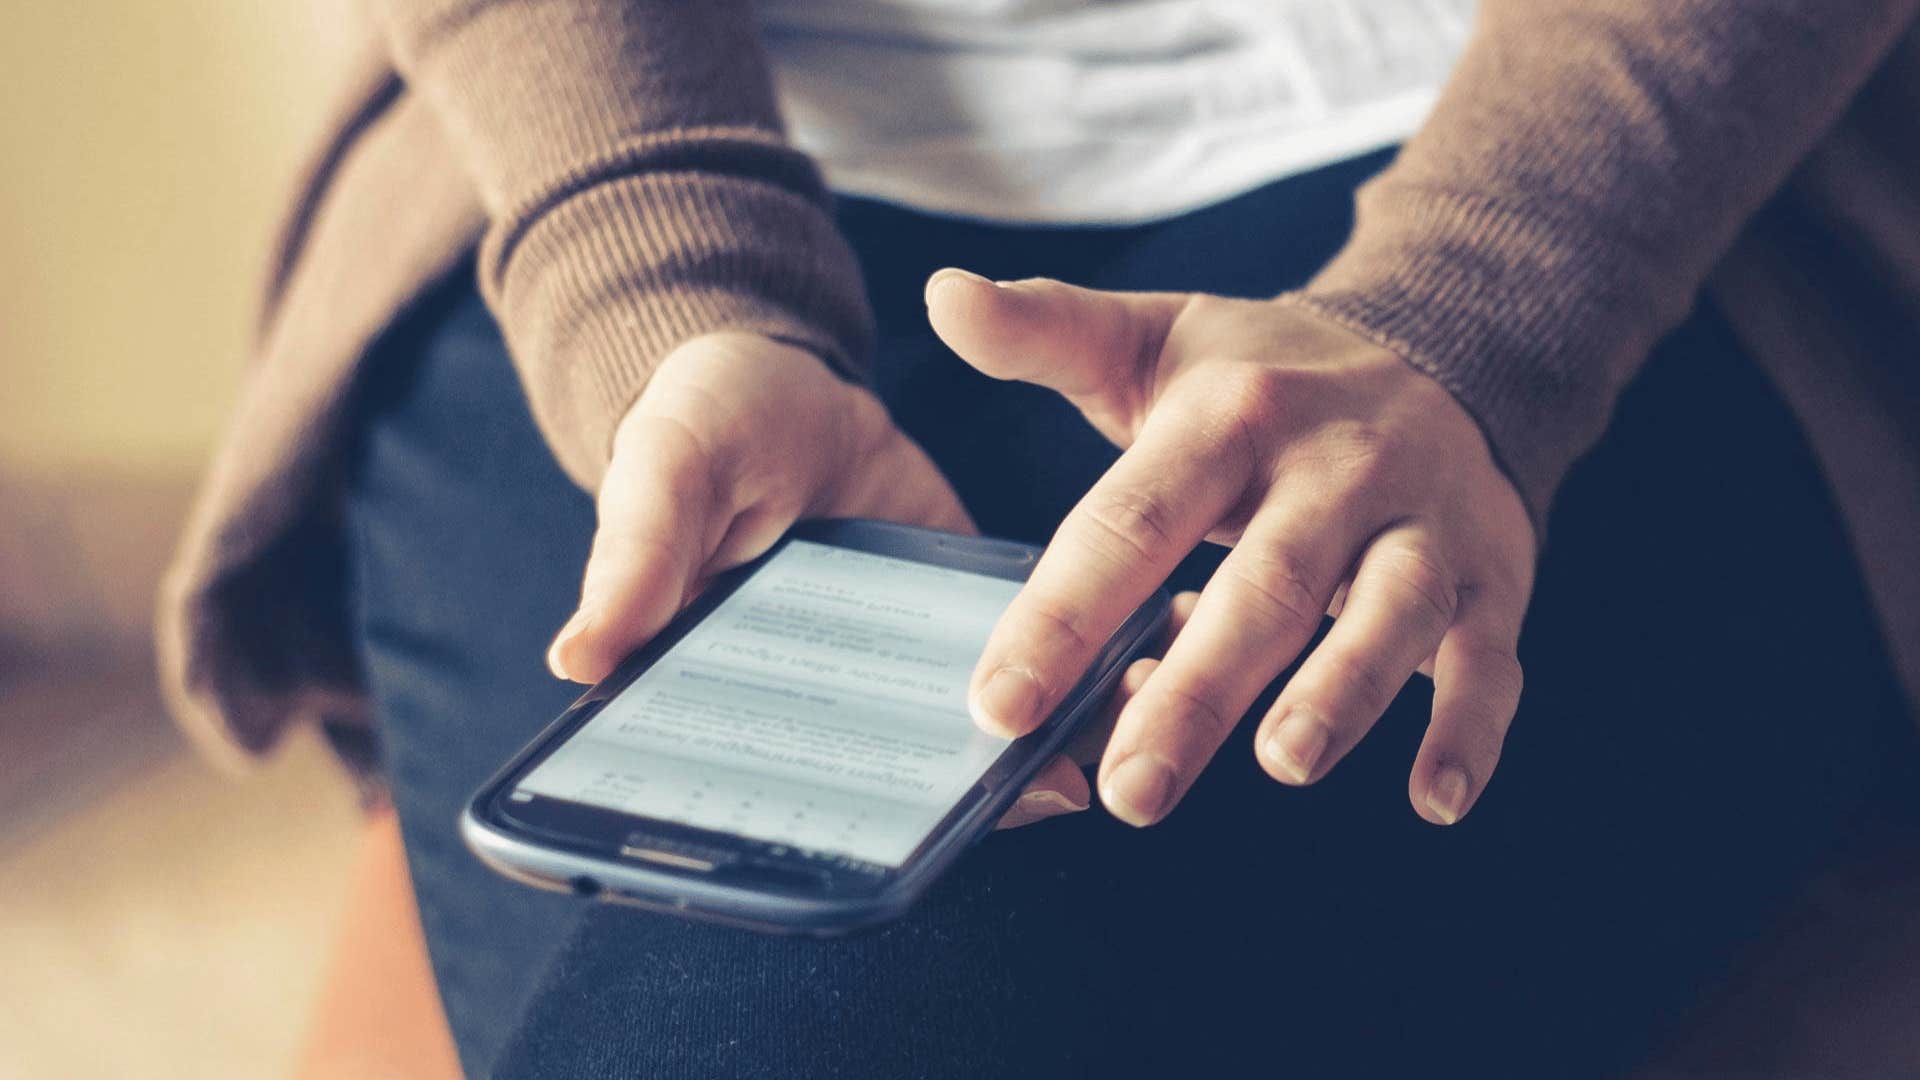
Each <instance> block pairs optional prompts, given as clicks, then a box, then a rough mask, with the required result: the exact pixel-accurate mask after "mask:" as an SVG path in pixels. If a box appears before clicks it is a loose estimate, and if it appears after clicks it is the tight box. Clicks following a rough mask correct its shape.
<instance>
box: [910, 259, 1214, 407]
mask: <svg viewBox="0 0 1920 1080" xmlns="http://www.w3.org/2000/svg"><path fill="white" fill-rule="evenodd" d="M926 299H927V318H928V321H930V322H931V323H932V324H933V329H934V332H935V333H937V334H939V335H940V339H941V340H942V341H944V342H946V343H947V347H948V348H951V349H952V350H953V351H954V352H955V353H957V354H959V356H960V358H961V359H962V360H965V361H966V362H967V363H969V364H971V365H973V366H974V367H975V368H977V369H979V370H980V371H981V372H982V373H984V374H986V375H991V376H992V377H994V378H996V379H1019V380H1022V381H1024V382H1030V383H1037V384H1039V385H1041V386H1045V387H1047V388H1049V389H1052V390H1056V391H1059V392H1060V393H1062V394H1065V395H1066V396H1067V397H1069V398H1072V399H1074V403H1075V404H1076V405H1079V406H1080V407H1081V408H1083V409H1086V408H1089V407H1090V406H1091V407H1094V408H1100V407H1102V406H1105V407H1109V408H1111V407H1114V406H1125V405H1128V404H1132V403H1135V402H1137V401H1139V399H1140V397H1141V395H1142V394H1143V393H1144V392H1145V391H1146V390H1147V388H1148V387H1149V386H1150V384H1151V381H1152V377H1153V370H1154V362H1155V361H1156V360H1157V359H1158V358H1159V354H1160V348H1161V346H1162V345H1163V344H1164V343H1165V341H1166V338H1167V331H1168V329H1169V327H1171V326H1172V324H1173V320H1174V317H1175V316H1176V315H1178V314H1179V313H1180V309H1181V308H1182V307H1184V306H1185V304H1186V300H1187V298H1186V297H1185V296H1183V295H1181V294H1179V293H1125V292H1108V291H1104V290H1100V289H1083V288H1080V287H1079V286H1077V285H1068V284H1067V283H1065V282H1062V281H1053V280H1051V279H1048V278H1032V279H1029V280H1026V281H1008V282H994V281H989V280H987V279H986V278H983V277H981V276H979V275H978V274H973V273H969V272H967V271H965V270H958V269H954V268H951V267H950V268H948V269H945V270H941V271H938V272H936V273H935V274H934V275H933V276H932V277H931V278H928V279H927V294H926Z"/></svg>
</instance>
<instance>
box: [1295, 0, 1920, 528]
mask: <svg viewBox="0 0 1920 1080" xmlns="http://www.w3.org/2000/svg"><path fill="white" fill-rule="evenodd" d="M1916 10H1920V3H1916V0H1845V2H1842V0H1485V3H1484V4H1483V6H1482V8H1481V16H1480V23H1479V26H1478V28H1477V31H1476V34H1475V36H1474V39H1473V41H1472V43H1471V44H1470V45H1469V47H1468V49H1467V52H1466V54H1465V55H1464V56H1463V58H1462V60H1461V63H1460V66H1459V69H1458V71H1457V72H1456V74H1455V76H1454V78H1453V79H1452V81H1451V82H1450V84H1449V86H1448V88H1447V90H1446V92H1445V93H1444V94H1443V95H1442V98H1441V101H1440V102H1439V104H1438V105H1437V107H1436V109H1435V111H1434V114H1433V116H1432V118H1431V120H1430V122H1429V123H1428V124H1427V126H1426V127H1425V129H1424V130H1422V131H1421V133H1420V134H1419V135H1418V136H1416V137H1415V138H1414V139H1413V140H1412V141H1411V142H1409V144H1408V145H1407V146H1406V148H1405V149H1404V151H1403V152H1402V154H1401V155H1400V158H1399V160H1398V161H1396V163H1395V164H1394V166H1393V167H1392V168H1390V169H1389V170H1388V171H1387V172H1386V173H1385V174H1383V175H1382V176H1381V177H1380V178H1379V179H1377V180H1376V181H1375V182H1374V183H1372V184H1371V185H1369V186H1368V187H1367V188H1366V189H1365V190H1363V192H1362V194H1361V196H1360V204H1359V216H1358V220H1357V224H1356V227H1355V231H1354V235H1353V238H1352V240H1351V242H1350V243H1349V246H1348V247H1347V249H1346V250H1345V251H1344V252H1343V253H1342V254H1341V255H1340V256H1339V257H1338V258H1337V259H1336V260H1335V261H1334V262H1333V263H1332V264H1331V265H1329V266H1328V267H1327V268H1326V270H1325V271H1324V272H1323V273H1322V274H1321V275H1320V276H1319V277H1318V278H1317V279H1316V280H1315V281H1314V282H1313V283H1312V284H1311V285H1310V286H1309V287H1308V288H1307V289H1306V290H1304V292H1303V293H1302V294H1299V295H1298V296H1296V297H1295V298H1294V299H1295V300H1296V301H1298V302H1304V303H1307V304H1309V305H1311V306H1313V307H1314V308H1316V309H1317V310H1320V311H1321V312H1323V313H1325V314H1328V315H1331V316H1333V317H1334V318H1336V319H1338V320H1340V321H1341V322H1343V323H1346V324H1347V325H1349V326H1350V327H1353V328H1355V329H1358V330H1360V331H1362V332H1364V333H1366V334H1368V335H1369V336H1371V337H1373V338H1374V339H1375V340H1376V341H1379V342H1380V343H1382V344H1385V345H1388V346H1389V347H1391V348H1393V349H1394V350H1395V351H1396V352H1399V353H1400V354H1401V355H1402V356H1403V357H1405V358H1406V359H1407V360H1408V361H1409V362H1410V363H1412V364H1414V365H1415V366H1416V367H1418V368H1420V369H1421V370H1423V371H1425V372H1426V373H1427V374H1429V375H1432V376H1433V377H1434V378H1435V379H1437V380H1438V381H1439V382H1440V383H1441V384H1442V385H1444V386H1446V387H1447V388H1448V389H1449V390H1450V391H1452V392H1453V393H1454V395H1455V396H1456V397H1458V398H1459V399H1460V400H1461V401H1462V403H1463V404H1465V405H1466V406H1467V408H1468V409H1469V410H1470V411H1471V412H1473V413H1474V415H1475V417H1476V418H1477V419H1478V420H1479V421H1480V423H1481V424H1482V426H1483V428H1484V429H1485V431H1486V433H1487V435H1488V437H1489V440H1490V441H1491V442H1492V444H1493V447H1494V450H1495V453H1496V455H1497V456H1498V457H1499V458H1500V460H1501V463H1502V465H1503V467H1504V468H1505V469H1506V470H1507V472H1508V474H1509V476H1510V477H1511V478H1512V479H1513V480H1514V481H1515V483H1516V485H1517V486H1518V487H1519V488H1520V490H1521V494H1522V496H1523V497H1524V498H1525V499H1526V501H1527V503H1528V505H1529V509H1530V511H1531V512H1532V514H1533V516H1534V519H1535V522H1536V524H1539V523H1540V522H1541V521H1542V520H1543V519H1544V516H1545V511H1546V508H1547V504H1548V503H1549V501H1550V500H1551V496H1552V492H1553V490H1554V488H1555V487H1556V486H1557V485H1558V482H1559V479H1560V477H1561V475H1562V474H1563V473H1564V471H1565V469H1566V468H1567V466H1568V465H1569V464H1570V463H1571V462H1572V460H1573V459H1574V458H1575V457H1577V456H1578V455H1579V454H1580V453H1581V452H1583V451H1584V450H1585V449H1586V448H1587V447H1588V446H1590V445H1591V444H1592V442H1593V441H1594V440H1595V439H1596V438H1598V436H1599V434H1600V431H1601V430H1602V428H1603V427H1604V426H1605V423H1606V420H1607V416H1608V414H1609V412H1610V411H1611V408H1612V403H1613V400H1614V398H1615V397H1616V396H1617V394H1618V392H1619V390H1620V389H1621V388H1622V387H1623V386H1624V385H1625V383H1626V382H1627V381H1628V380H1629V379H1630V378H1631V377H1632V375H1633V372H1634V371H1635V370H1636V369H1637V367H1638V366H1639V364H1640V363H1641V361H1642V360H1643V359H1644V357H1645V356H1646V354H1647V352H1648V351H1649V350H1650V348H1651V347H1652V345H1653V343H1654V341H1655V340H1657V338H1658V337H1659V336H1660V335H1661V334H1663V333H1664V332H1665V331H1666V330H1668V329H1670V328H1671V327H1672V326H1673V325H1674V324H1676V323H1677V322H1678V321H1679V320H1680V319H1681V318H1683V317H1684V316H1685V314H1686V311H1687V309H1688V308H1689V307H1690V305H1691V304H1692V302H1693V298H1694V296H1695V294H1696V293H1697V291H1698V289H1699V287H1700V285H1701V283H1702V281H1703V280H1704V279H1705V277H1706V275H1707V273H1708V272H1709V271H1710V269H1711V268H1712V266H1713V265H1714V264H1715V263H1716V262H1717V261H1718V260H1719V258H1720V256H1721V254H1722V253H1723V252H1724V251H1725V250H1726V248H1727V247H1728V246H1729V245H1730V244H1731V243H1732V241H1733V239H1734V237H1735V236H1736V235H1737V233H1738V231H1739V229H1740V227H1741V225H1742V223H1743V222H1745V221H1746V220H1747V218H1749V217H1750V216H1751V215H1752V214H1753V213H1754V212H1755V211H1756V210H1758V208H1759V207H1760V206H1761V204H1762V203H1763V202H1764V201H1765V200H1766V199H1767V198H1768V196H1769V195H1770V194H1771V193H1772V192H1774V191H1775V190H1777V189H1778V188H1779V186H1780V185H1781V184H1782V183H1783V182H1784V181H1785V179H1786V177H1787V175H1788V174H1789V173H1790V172H1791V170H1792V168H1793V167H1794V165H1795V163H1796V162H1797V161H1799V159H1800V158H1801V157H1802V156H1804V155H1805V153H1806V152H1807V151H1808V150H1810V149H1811V148H1812V146H1813V145H1814V144H1815V143H1816V142H1817V141H1818V139H1819V137H1820V135H1821V134H1822V133H1823V132H1824V131H1825V130H1826V129H1827V128H1828V127H1830V126H1831V125H1832V123H1833V122H1834V121H1835V119H1836V118H1837V117H1838V115H1839V114H1840V112H1841V111H1842V110H1843V109H1844V108H1845V106H1846V103H1847V102H1848V101H1849V99H1851V98H1852V96H1853V95H1854V94H1855V93H1856V92H1857V91H1858V89H1859V88H1860V86H1861V85H1862V84H1863V83H1864V82H1865V81H1866V79H1867V78H1868V76H1869V75H1870V74H1871V73H1872V71H1873V70H1874V69H1875V67H1877V66H1878V64H1879V62H1880V60H1881V58H1882V57H1883V55H1884V54H1885V52H1886V50H1887V49H1888V48H1890V47H1891V45H1892V44H1893V43H1894V41H1895V40H1897V38H1898V36H1899V34H1900V32H1901V31H1902V29H1903V28H1904V27H1906V26H1907V25H1909V24H1910V23H1911V22H1912V20H1913V19H1914V17H1915V12H1916Z"/></svg>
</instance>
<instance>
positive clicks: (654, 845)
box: [620, 833, 740, 873]
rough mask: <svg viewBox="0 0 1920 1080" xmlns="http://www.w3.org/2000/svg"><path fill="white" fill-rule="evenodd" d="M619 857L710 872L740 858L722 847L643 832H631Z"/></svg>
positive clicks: (623, 844) (680, 868)
mask: <svg viewBox="0 0 1920 1080" xmlns="http://www.w3.org/2000/svg"><path fill="white" fill-rule="evenodd" d="M620 854H621V855H623V856H625V857H626V858H629V859H640V860H642V861H644V862H650V863H658V864H659V865H661V866H671V867H673V868H674V869H676V870H695V871H698V872H700V873H710V872H712V871H714V870H717V869H719V868H720V867H723V866H730V865H732V864H733V863H735V862H737V861H739V858H740V857H739V856H738V855H737V854H735V853H733V852H731V851H727V850H725V849H724V848H715V847H708V846H706V845H704V844H689V843H687V842H685V841H682V840H668V839H666V838H664V837H659V836H648V835H647V834H646V833H634V834H632V835H630V836H628V837H627V839H626V842H625V843H622V844H621V845H620Z"/></svg>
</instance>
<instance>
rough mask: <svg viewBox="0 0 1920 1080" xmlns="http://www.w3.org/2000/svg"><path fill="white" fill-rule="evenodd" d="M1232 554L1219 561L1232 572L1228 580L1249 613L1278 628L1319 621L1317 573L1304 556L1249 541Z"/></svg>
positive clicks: (1301, 626) (1283, 629) (1291, 628)
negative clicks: (1228, 557)
mask: <svg viewBox="0 0 1920 1080" xmlns="http://www.w3.org/2000/svg"><path fill="white" fill-rule="evenodd" d="M1234 555H1235V557H1234V558H1230V559H1228V560H1227V561H1226V562H1225V563H1223V564H1222V565H1221V570H1222V572H1225V573H1228V574H1230V575H1231V578H1230V579H1229V584H1230V585H1232V586H1234V591H1235V592H1236V593H1237V594H1239V595H1241V596H1242V597H1244V598H1245V599H1246V601H1247V602H1248V603H1249V604H1251V605H1252V609H1253V610H1252V612H1251V614H1253V615H1254V617H1255V618H1257V619H1258V620H1260V621H1261V622H1264V623H1267V624H1268V625H1270V626H1272V627H1274V628H1276V629H1278V630H1280V631H1281V632H1287V631H1299V630H1303V629H1305V630H1311V629H1312V628H1313V627H1315V626H1318V625H1320V619H1321V616H1322V614H1323V610H1324V607H1325V605H1324V604H1322V603H1321V598H1320V592H1321V590H1320V589H1319V588H1318V587H1317V585H1316V582H1317V581H1318V580H1319V579H1318V576H1317V575H1315V574H1313V573H1312V572H1310V571H1309V570H1308V569H1307V563H1306V561H1305V560H1304V559H1301V558H1300V557H1299V556H1297V555H1295V554H1293V553H1292V552H1289V551H1286V550H1284V549H1266V548H1259V547H1255V546H1252V545H1243V546H1242V547H1241V548H1236V549H1235V551H1234Z"/></svg>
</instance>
